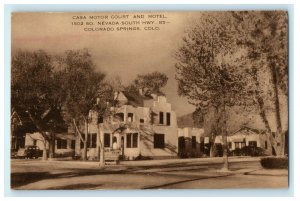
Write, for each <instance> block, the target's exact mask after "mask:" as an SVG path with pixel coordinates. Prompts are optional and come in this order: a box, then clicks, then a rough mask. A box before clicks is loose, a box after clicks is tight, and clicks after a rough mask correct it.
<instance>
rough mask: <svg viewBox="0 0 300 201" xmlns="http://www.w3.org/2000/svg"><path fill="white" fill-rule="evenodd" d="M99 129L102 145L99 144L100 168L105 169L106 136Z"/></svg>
mask: <svg viewBox="0 0 300 201" xmlns="http://www.w3.org/2000/svg"><path fill="white" fill-rule="evenodd" d="M98 129H99V132H98V133H99V139H100V143H99V145H100V157H99V159H100V160H99V166H100V167H103V166H105V158H104V157H105V156H104V143H103V142H104V134H103V132H102V131H101V130H100V128H99V127H98Z"/></svg>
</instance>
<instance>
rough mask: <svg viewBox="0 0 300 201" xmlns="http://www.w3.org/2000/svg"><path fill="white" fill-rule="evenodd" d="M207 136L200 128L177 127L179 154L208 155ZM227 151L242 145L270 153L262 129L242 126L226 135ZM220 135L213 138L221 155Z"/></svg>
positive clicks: (187, 155)
mask: <svg viewBox="0 0 300 201" xmlns="http://www.w3.org/2000/svg"><path fill="white" fill-rule="evenodd" d="M209 141H210V140H209V137H207V136H205V135H204V130H203V129H202V128H191V127H186V128H179V129H178V152H179V155H180V156H186V157H201V156H208V155H209V148H210V144H209ZM227 143H228V149H229V151H234V150H236V149H242V148H244V147H246V146H247V147H260V148H262V149H263V150H265V154H267V155H271V154H272V147H271V144H270V141H269V139H268V137H267V135H266V134H265V132H264V131H261V130H257V129H253V128H249V127H242V128H240V129H238V130H237V131H235V132H233V133H231V134H229V135H228V136H227ZM222 145H223V140H222V136H220V135H218V136H216V138H215V147H216V148H217V150H216V151H217V152H218V153H217V155H219V156H221V155H222ZM219 152H220V153H219Z"/></svg>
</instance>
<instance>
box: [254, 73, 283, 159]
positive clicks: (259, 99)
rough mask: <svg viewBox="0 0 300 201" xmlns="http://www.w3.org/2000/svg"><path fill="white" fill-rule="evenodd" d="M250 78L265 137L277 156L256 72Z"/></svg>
mask: <svg viewBox="0 0 300 201" xmlns="http://www.w3.org/2000/svg"><path fill="white" fill-rule="evenodd" d="M252 78H253V80H254V84H255V86H256V89H255V98H256V100H257V102H258V107H259V111H260V112H259V115H260V117H261V118H262V121H263V123H264V125H265V128H266V130H267V132H266V134H267V136H268V138H269V140H270V143H271V146H272V147H273V149H274V151H275V155H277V154H278V152H279V150H278V149H277V143H276V140H275V138H274V137H273V136H272V130H271V127H270V124H269V121H268V119H267V115H266V110H265V103H264V100H263V98H262V97H261V95H260V92H259V90H258V89H259V88H260V86H259V82H258V79H257V73H256V71H253V74H252Z"/></svg>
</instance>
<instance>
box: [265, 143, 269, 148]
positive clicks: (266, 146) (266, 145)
mask: <svg viewBox="0 0 300 201" xmlns="http://www.w3.org/2000/svg"><path fill="white" fill-rule="evenodd" d="M265 149H268V142H267V141H265Z"/></svg>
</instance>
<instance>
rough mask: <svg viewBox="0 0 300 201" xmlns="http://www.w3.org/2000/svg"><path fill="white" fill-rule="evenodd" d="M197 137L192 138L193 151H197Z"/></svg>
mask: <svg viewBox="0 0 300 201" xmlns="http://www.w3.org/2000/svg"><path fill="white" fill-rule="evenodd" d="M196 146H197V145H196V136H192V149H196Z"/></svg>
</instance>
